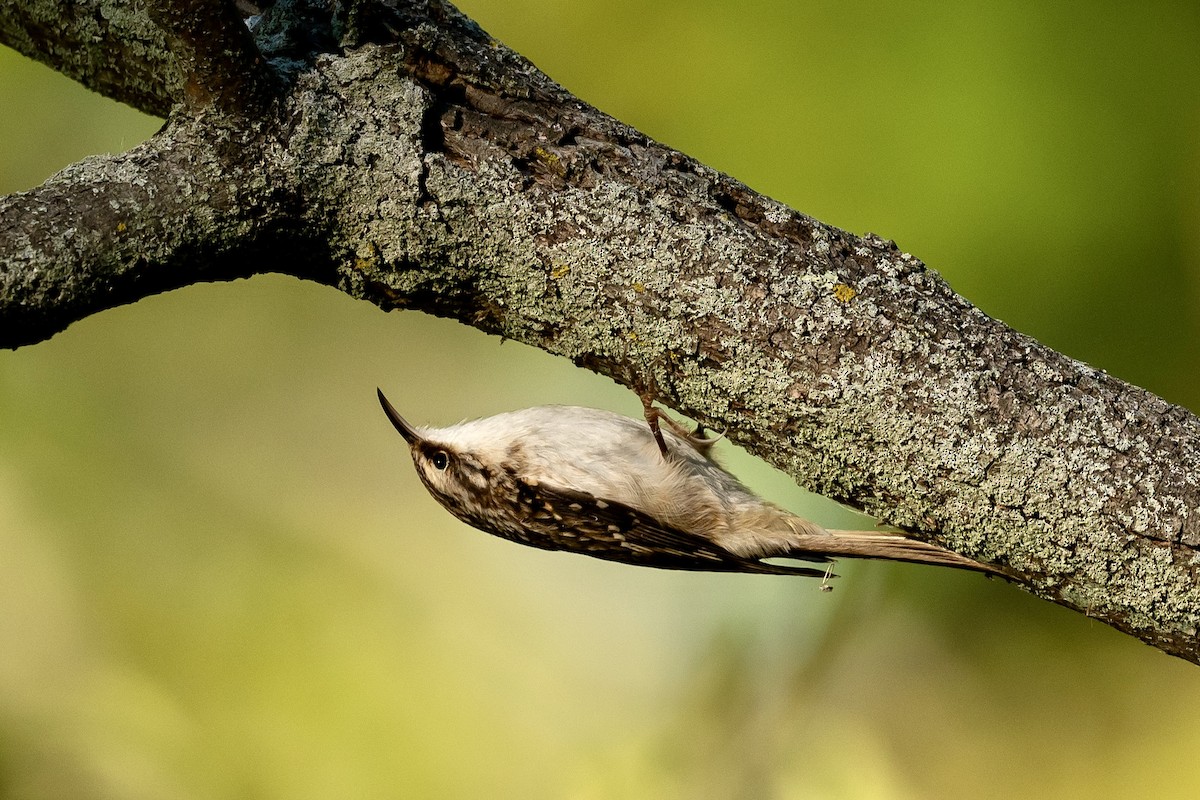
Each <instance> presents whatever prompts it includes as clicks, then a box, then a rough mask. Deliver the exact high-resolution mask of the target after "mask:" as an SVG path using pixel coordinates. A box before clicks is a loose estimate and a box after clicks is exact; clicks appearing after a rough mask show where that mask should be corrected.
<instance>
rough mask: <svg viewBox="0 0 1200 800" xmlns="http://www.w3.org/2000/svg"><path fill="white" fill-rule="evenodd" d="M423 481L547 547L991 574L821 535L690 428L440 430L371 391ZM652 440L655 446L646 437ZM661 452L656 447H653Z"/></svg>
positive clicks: (542, 418)
mask: <svg viewBox="0 0 1200 800" xmlns="http://www.w3.org/2000/svg"><path fill="white" fill-rule="evenodd" d="M379 402H380V403H381V404H382V405H383V410H384V412H385V413H386V414H387V416H388V419H390V420H391V422H392V425H394V426H395V427H396V430H397V431H399V432H400V435H401V436H403V437H404V440H405V441H406V442H408V445H409V448H410V449H411V450H412V458H413V463H414V464H415V465H416V468H417V475H418V476H419V477H420V478H421V482H422V483H424V484H425V488H426V489H428V490H429V493H430V494H432V495H433V497H434V499H436V500H437V501H438V502H439V503H441V504H442V505H443V506H445V507H446V509H447V510H448V511H449V512H450V513H451V514H453V515H454V516H456V517H458V518H459V519H461V520H462V521H463V522H466V523H467V524H468V525H472V526H474V527H476V528H479V529H480V530H482V531H486V532H487V533H491V534H495V535H496V536H501V537H503V538H505V539H511V540H512V541H514V542H520V543H522V544H528V545H532V546H534V547H540V548H543V549H546V550H570V551H572V552H576V553H583V554H585V555H589V556H595V557H596V558H606V559H610V560H613V561H624V562H627V563H631V564H642V565H645V566H651V567H662V568H666V569H687V570H710V571H715V572H767V573H775V574H788V575H807V576H812V577H818V578H820V577H826V578H828V577H829V576H830V573H829V571H828V570H826V569H814V568H811V567H801V566H789V565H783V564H777V563H771V562H768V561H766V559H773V558H785V559H796V560H800V561H807V562H811V563H815V564H830V563H832V560H833V559H834V558H836V557H841V556H845V557H848V558H885V559H892V560H895V561H911V562H916V563H920V564H938V565H942V566H948V567H960V568H964V569H974V570H979V571H981V572H991V573H996V574H1001V573H1000V572H999V570H996V569H994V568H992V567H989V566H987V565H985V564H981V563H979V562H977V561H972V560H971V559H969V558H966V557H964V556H960V555H958V554H957V553H953V552H951V551H949V550H945V549H943V548H941V547H937V546H936V545H931V544H927V543H925V542H920V541H917V540H915V539H908V538H906V537H904V536H901V535H899V534H892V533H878V532H876V533H867V532H862V531H830V530H825V529H824V528H822V527H820V526H818V525H816V524H814V523H812V522H809V521H808V520H805V519H801V518H800V517H797V516H796V515H794V514H791V513H788V512H787V511H785V510H783V509H782V508H779V507H778V506H776V505H773V504H771V503H768V502H767V501H765V500H763V499H762V498H760V497H758V496H757V495H755V494H754V493H753V492H751V491H750V490H749V489H747V488H746V487H745V486H743V485H742V484H741V483H739V482H738V480H737V479H736V478H734V477H733V476H732V475H731V474H729V473H728V472H726V471H725V470H724V469H722V468H721V467H720V466H718V465H717V464H716V462H714V461H713V460H712V459H711V458H710V457H709V454H708V450H709V449H711V446H712V443H713V442H714V441H716V440H715V439H706V438H702V437H700V436H699V435H698V433H697V434H695V435H691V434H688V433H687V431H685V430H683V429H682V428H681V426H679V425H677V424H675V423H673V422H672V421H671V420H670V418H668V417H666V415H664V414H662V413H661V412H658V411H656V410H653V409H649V408H648V409H647V418H648V419H651V421H652V422H657V420H659V419H662V420H664V421H665V422H666V423H667V429H666V430H663V431H661V432H660V431H659V430H658V426H657V424H655V425H654V426H653V427H654V430H653V431H652V430H651V426H648V425H647V424H646V423H645V422H642V421H639V420H634V419H630V418H628V417H623V416H621V415H619V414H613V413H611V412H609V411H601V410H598V409H594V408H580V407H577V406H538V407H536V408H526V409H522V410H520V411H510V412H508V413H505V414H497V415H496V416H494V417H487V418H485V419H477V420H472V421H470V422H463V423H460V424H458V425H453V426H451V427H448V428H421V427H415V426H413V425H410V424H409V423H408V422H406V421H405V420H404V418H403V417H401V416H400V415H399V414H398V413H397V412H396V409H394V408H393V407H392V405H391V403H389V402H388V401H387V398H386V397H384V396H383V392H382V391H380V392H379ZM656 438H657V440H658V441H656ZM659 442H661V446H662V447H663V450H662V452H660V449H659V448H660V444H659Z"/></svg>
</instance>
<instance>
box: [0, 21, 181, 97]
mask: <svg viewBox="0 0 1200 800" xmlns="http://www.w3.org/2000/svg"><path fill="white" fill-rule="evenodd" d="M0 44H5V45H8V46H9V47H11V48H13V49H14V50H16V51H18V52H20V53H22V54H24V55H26V56H29V57H30V58H33V59H36V60H37V61H40V62H42V63H43V64H45V65H47V66H49V67H51V68H53V69H55V70H58V71H59V72H61V73H63V74H64V75H66V76H68V77H70V78H74V79H75V80H77V81H79V82H80V83H82V84H83V85H84V86H86V87H88V88H89V89H92V90H93V91H96V92H99V93H100V94H102V95H105V96H106V97H111V98H113V99H114V100H120V101H121V102H123V103H128V104H129V105H131V106H133V107H134V108H136V109H138V110H139V111H144V112H146V113H147V114H152V115H154V116H157V117H165V116H167V113H168V112H169V111H170V110H171V104H172V103H174V102H178V96H179V88H180V87H181V86H182V78H181V75H180V72H179V70H178V69H177V68H176V66H175V63H174V60H173V58H172V56H171V54H170V52H169V51H168V50H167V47H166V40H165V37H164V35H163V31H162V29H161V28H159V27H158V26H157V25H156V24H155V23H154V22H152V21H151V20H150V18H149V17H147V16H146V14H145V13H144V11H143V10H142V7H141V5H140V4H138V3H134V2H131V0H79V1H78V2H71V3H64V2H61V0H20V2H10V3H0Z"/></svg>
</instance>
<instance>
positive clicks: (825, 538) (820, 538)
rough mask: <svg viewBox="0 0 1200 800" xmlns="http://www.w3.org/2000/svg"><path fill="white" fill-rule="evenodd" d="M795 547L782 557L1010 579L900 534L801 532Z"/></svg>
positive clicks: (993, 570) (960, 556)
mask: <svg viewBox="0 0 1200 800" xmlns="http://www.w3.org/2000/svg"><path fill="white" fill-rule="evenodd" d="M789 545H792V547H791V548H789V551H788V552H786V553H780V554H779V555H780V556H784V557H792V558H802V557H803V554H804V553H812V554H819V555H821V556H825V557H827V558H837V557H842V558H882V559H887V560H889V561H907V562H909V563H912V564H935V565H937V566H942V567H954V568H957V569H969V570H973V571H975V572H983V573H987V574H989V575H1000V576H1003V577H1008V574H1007V573H1006V572H1005V571H1004V570H1002V569H1000V568H999V567H994V566H991V565H990V564H984V563H982V562H979V561H976V560H974V559H972V558H967V557H966V556H962V555H959V554H958V553H955V552H954V551H952V550H947V549H946V548H944V547H938V546H937V545H936V544H929V543H928V542H922V541H918V540H916V539H909V538H908V537H906V536H902V535H900V534H897V533H880V532H874V533H869V532H867V531H838V530H831V531H824V532H823V533H808V532H800V531H797V532H796V535H795V536H794V537H792V541H790V542H789Z"/></svg>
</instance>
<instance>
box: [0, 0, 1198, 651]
mask: <svg viewBox="0 0 1200 800" xmlns="http://www.w3.org/2000/svg"><path fill="white" fill-rule="evenodd" d="M27 6H28V7H29V8H41V6H38V5H37V4H35V3H29V4H27ZM114 7H120V8H121V9H122V13H126V12H130V9H128V8H126V7H125V6H124V4H119V3H109V2H102V1H101V0H90V2H87V3H80V4H75V5H73V6H72V9H73V10H60V11H59V12H58V13H59V14H60V16H59V17H58V19H57V20H56V22H55V26H56V27H54V28H53V30H55V31H56V32H55V33H54V34H49V33H48V31H49V30H51V28H50V27H48V23H47V22H46V19H45V15H46V14H50V13H51V11H40V12H38V13H39V14H41V15H42V16H38V15H37V14H34V13H33V12H32V11H29V12H26V11H21V10H16V11H14V10H12V9H6V10H5V11H3V12H0V37H2V40H3V41H5V42H7V43H14V44H15V45H17V46H18V47H19V49H22V50H23V51H25V52H30V50H31V49H32V50H34V51H36V53H37V54H38V57H39V58H41V59H42V60H44V61H47V62H48V63H51V64H53V65H55V66H56V67H58V68H60V69H62V70H63V71H64V72H67V73H68V74H71V75H73V76H75V77H77V78H79V79H80V80H82V81H83V82H85V83H87V85H89V86H91V87H92V88H95V89H97V90H98V91H102V92H105V93H107V94H110V95H111V96H113V97H117V98H118V99H123V100H126V101H128V102H134V103H136V104H138V105H139V107H141V108H144V109H150V110H155V109H158V110H161V109H162V108H164V107H165V106H166V105H167V104H168V103H169V102H170V101H171V100H175V101H186V102H185V103H184V104H183V105H180V106H177V108H176V111H175V112H174V115H173V116H172V118H171V122H170V124H169V125H167V126H166V127H165V128H164V130H163V131H162V132H161V133H160V134H158V135H157V136H156V137H154V138H153V139H151V140H150V141H149V142H147V143H146V144H144V145H142V146H140V147H138V148H135V149H134V150H132V151H130V152H129V153H126V154H123V155H120V156H115V157H111V158H93V159H88V160H86V161H84V162H82V163H81V164H78V165H76V166H74V167H72V168H70V169H68V170H66V171H64V172H63V173H60V174H59V175H57V176H55V177H54V178H52V179H51V180H50V181H48V182H47V183H46V184H45V185H44V186H42V187H40V188H38V189H36V190H34V191H32V192H27V193H24V194H20V195H14V196H12V197H9V198H6V199H4V200H3V201H0V258H2V259H3V261H2V266H0V344H2V345H4V346H7V347H15V346H19V345H24V344H29V343H32V342H36V341H38V340H40V339H43V338H46V337H48V336H50V335H52V334H53V333H54V332H56V331H58V330H61V329H63V328H64V327H66V326H67V325H69V324H70V323H71V322H72V321H74V320H76V319H79V318H80V317H82V316H85V315H87V314H90V313H94V312H95V311H98V310H101V309H103V308H106V307H110V306H112V305H115V304H118V303H123V302H130V301H132V300H135V299H137V298H138V297H141V296H145V295H147V294H150V293H153V292H157V291H162V290H164V289H167V288H171V287H174V286H179V285H183V284H186V283H189V282H194V281H201V280H215V279H226V278H230V277H235V276H239V275H247V274H252V273H255V272H267V271H275V272H287V273H291V274H296V275H300V276H302V277H306V278H310V279H314V280H319V281H322V282H324V283H328V284H331V285H336V286H338V287H339V288H340V289H342V290H343V291H345V292H347V293H349V294H351V295H353V296H355V297H360V298H363V299H366V300H370V301H371V302H373V303H376V304H377V305H379V306H381V307H383V308H385V309H391V308H418V309H421V310H424V311H428V312H431V313H435V314H439V315H442V316H447V317H452V318H455V319H458V320H461V321H463V322H464V323H467V324H470V325H474V326H476V327H478V328H480V329H482V330H485V331H488V332H491V333H496V334H499V335H501V336H504V337H507V338H511V339H517V340H520V341H523V342H527V343H529V344H533V345H535V346H538V347H541V348H544V349H546V350H548V351H550V352H553V353H557V354H560V355H563V356H566V357H567V358H570V359H572V360H573V361H574V362H575V363H577V364H579V365H582V366H585V367H588V368H590V369H593V370H596V371H597V372H600V373H603V374H605V375H609V376H611V377H612V378H614V379H615V380H617V381H619V382H621V383H623V384H625V385H627V386H629V387H631V388H633V389H635V390H637V391H639V392H643V393H648V394H651V395H654V396H656V397H657V398H658V399H660V400H661V401H663V402H664V403H666V404H667V405H670V406H672V407H674V408H676V409H678V410H680V411H683V412H684V413H687V414H689V415H691V416H693V417H695V418H696V419H698V420H700V421H702V422H704V423H706V424H709V425H711V426H713V427H714V428H717V429H721V430H727V431H729V436H730V438H732V439H734V440H735V441H737V442H738V443H740V444H743V445H744V446H745V447H746V448H747V449H749V450H750V451H751V452H753V453H756V454H758V455H760V456H762V457H763V458H765V459H766V460H768V461H769V462H771V463H772V464H775V465H776V466H778V467H780V468H781V469H784V470H785V471H787V472H788V473H789V474H791V475H792V476H794V477H795V478H796V480H797V481H798V482H799V483H800V484H801V485H803V486H805V487H806V488H809V489H812V490H813V491H816V492H819V493H821V494H824V495H826V496H829V497H831V498H833V499H835V500H838V501H840V502H843V503H846V504H848V505H851V506H854V507H856V508H860V509H862V510H864V511H866V512H867V513H869V514H872V515H874V516H877V517H879V518H881V519H883V520H885V521H886V522H888V523H890V524H893V525H896V526H899V527H901V528H903V529H905V530H907V531H910V532H911V533H912V534H913V535H914V536H916V537H918V538H921V539H925V540H928V541H936V542H938V543H940V544H942V545H944V546H947V547H949V548H951V549H953V550H955V551H956V552H959V553H962V554H964V555H967V556H970V557H972V558H976V559H979V560H982V561H986V562H989V563H993V564H998V565H1001V566H1003V567H1005V568H1006V569H1008V570H1010V571H1012V573H1013V574H1014V575H1015V576H1017V578H1016V579H1017V581H1018V582H1019V583H1020V584H1021V585H1022V586H1024V587H1025V588H1026V589H1028V590H1029V591H1031V592H1033V593H1034V594H1036V595H1038V596H1041V597H1044V598H1046V599H1049V600H1052V601H1054V602H1058V603H1061V604H1063V605H1066V606H1068V607H1071V608H1075V609H1078V610H1080V611H1083V612H1085V613H1087V614H1089V615H1091V616H1093V617H1095V618H1097V619H1101V620H1103V621H1105V622H1107V623H1109V624H1111V625H1113V626H1115V627H1117V628H1119V629H1121V630H1123V631H1126V632H1128V633H1131V634H1133V635H1135V636H1137V637H1139V638H1141V639H1142V640H1144V641H1146V642H1148V643H1150V644H1152V645H1155V646H1157V647H1159V648H1161V649H1163V650H1164V651H1166V652H1168V653H1172V654H1174V655H1177V656H1180V657H1183V658H1186V659H1189V660H1191V661H1193V662H1200V642H1198V639H1197V626H1198V623H1200V581H1198V580H1197V578H1198V571H1200V566H1198V564H1200V562H1198V559H1197V546H1198V545H1200V525H1198V523H1197V520H1196V518H1195V514H1194V510H1195V509H1196V508H1197V507H1198V502H1200V489H1198V487H1197V481H1196V478H1195V477H1194V476H1195V475H1197V474H1198V473H1200V470H1198V469H1197V468H1198V467H1200V420H1197V418H1196V417H1195V416H1193V415H1192V414H1190V413H1189V412H1187V411H1186V410H1184V409H1182V408H1178V407H1175V406H1171V405H1169V404H1168V403H1166V402H1164V401H1163V400H1161V399H1159V398H1157V397H1155V396H1154V395H1152V394H1150V393H1148V392H1146V391H1144V390H1142V389H1138V388H1137V387H1134V386H1131V385H1129V384H1126V383H1123V382H1121V381H1119V380H1117V379H1115V378H1112V377H1111V376H1109V375H1106V374H1105V373H1103V372H1102V371H1098V370H1095V369H1093V368H1091V367H1089V366H1087V365H1086V364H1082V363H1080V362H1078V361H1074V360H1072V359H1070V358H1068V357H1066V356H1063V355H1061V354H1059V353H1056V352H1054V351H1052V350H1050V349H1048V348H1046V347H1044V346H1043V345H1041V344H1039V343H1038V342H1036V341H1034V340H1033V339H1031V338H1029V337H1027V336H1024V335H1022V334H1020V333H1018V332H1016V331H1014V330H1012V329H1010V328H1008V327H1007V326H1005V325H1004V324H1002V323H1000V322H998V321H997V320H994V319H992V318H990V317H988V316H987V315H985V314H984V313H982V312H981V311H979V310H978V309H976V308H974V307H973V306H972V305H971V304H970V303H969V302H968V301H966V300H964V299H963V298H961V297H959V296H958V295H956V294H955V293H954V292H953V291H952V290H951V289H950V288H949V287H948V286H947V285H946V283H945V282H944V281H943V280H942V279H941V278H940V277H939V276H938V275H937V274H936V273H935V272H933V271H932V270H930V269H928V268H927V267H926V266H925V265H924V264H922V263H921V262H920V261H919V260H917V259H916V258H914V257H913V256H911V255H909V254H907V253H904V252H901V251H900V250H899V249H898V248H897V247H896V246H895V245H894V244H893V243H891V242H887V241H883V240H881V239H879V238H878V237H875V236H871V235H867V236H864V237H858V236H854V235H852V234H849V233H847V232H845V231H841V230H838V229H836V228H833V227H830V226H828V225H825V224H822V223H820V222H818V221H816V220H813V219H811V218H809V217H806V216H805V215H803V214H800V213H797V212H795V211H793V210H791V209H788V208H786V207H784V206H782V205H780V204H778V203H776V202H774V201H772V200H770V199H768V198H766V197H763V196H761V195H758V194H756V193H754V192H752V191H751V190H749V189H748V188H746V187H745V186H743V185H742V184H740V183H738V182H737V181H735V180H733V179H732V178H730V177H728V176H725V175H722V174H720V173H717V172H715V171H714V170H711V169H709V168H707V167H705V166H703V165H702V164H699V163H697V162H696V161H694V160H693V159H690V158H688V157H687V156H685V155H683V154H681V153H678V152H676V151H673V150H671V149H670V148H667V147H664V146H662V145H660V144H658V143H656V142H654V141H652V140H650V139H648V138H647V137H645V136H644V135H642V134H640V133H638V132H637V131H636V130H634V129H632V128H630V127H628V126H626V125H623V124H622V123H620V122H618V121H616V120H613V119H611V118H609V117H607V116H605V115H603V114H601V113H600V112H598V111H597V110H595V109H594V108H592V107H590V106H588V105H587V104H585V103H583V102H581V101H580V100H578V99H577V98H574V97H572V96H571V95H570V94H568V93H567V92H566V91H565V90H563V89H562V88H561V87H559V86H557V85H556V84H554V83H553V82H552V81H551V80H549V79H548V78H547V77H546V76H544V75H542V74H541V73H540V72H538V71H537V70H536V69H535V68H534V67H533V66H532V65H531V64H529V63H528V62H527V61H525V60H524V59H522V58H521V57H520V56H518V55H516V54H515V53H513V52H511V51H510V50H508V49H506V48H504V47H503V46H501V45H500V44H499V43H497V42H495V41H493V40H492V39H490V38H489V37H488V36H487V35H486V34H485V33H483V32H482V31H481V30H480V29H479V28H478V27H477V26H476V25H474V24H473V23H471V22H470V21H469V20H467V19H465V18H464V17H462V16H461V15H460V14H459V13H458V12H457V11H456V10H455V9H453V8H452V7H451V6H449V5H446V4H442V3H438V2H428V3H422V2H411V3H402V2H391V3H389V2H384V1H383V0H372V1H371V2H368V1H367V0H363V2H359V3H356V4H346V5H341V6H337V7H336V9H337V13H336V14H332V15H330V14H324V13H323V12H322V9H321V5H320V4H318V3H314V4H312V5H307V6H306V5H304V4H302V3H287V4H284V3H280V4H277V5H275V6H274V7H273V8H271V9H268V10H267V11H266V13H265V14H264V16H263V17H262V18H261V19H259V20H257V22H256V25H255V28H254V30H255V33H256V36H257V40H258V47H259V49H260V51H261V52H262V53H263V55H264V56H266V57H268V58H269V59H270V61H271V63H272V64H273V65H274V73H273V74H272V73H267V72H265V71H262V72H261V73H260V74H255V73H257V72H259V71H260V70H261V69H262V66H261V64H260V63H259V62H258V61H257V60H256V59H254V58H247V57H246V51H245V50H244V49H242V50H239V49H238V48H240V47H242V45H240V44H238V42H237V41H236V40H237V39H238V37H240V36H241V35H242V34H241V32H240V30H236V29H235V27H234V26H231V25H229V24H225V25H224V26H223V27H221V28H219V30H224V31H226V34H227V35H226V36H225V37H224V38H223V37H222V36H219V35H214V36H212V37H208V38H207V39H206V38H205V37H203V36H198V35H197V34H196V29H195V26H192V27H191V28H189V27H188V25H185V24H180V23H179V22H178V20H179V17H178V16H176V17H172V15H170V14H166V15H163V16H160V17H159V19H160V20H161V21H163V24H165V25H167V26H169V27H171V31H170V35H169V36H163V35H157V34H149V33H146V31H147V30H149V29H148V28H146V27H145V25H146V24H147V23H146V22H145V20H139V21H138V22H137V23H136V24H134V23H132V22H127V23H123V25H122V26H120V27H118V26H112V27H110V28H109V29H108V32H109V34H113V35H117V36H124V35H125V34H126V33H127V32H129V31H140V33H139V34H138V36H139V37H140V38H138V39H137V41H138V42H139V46H141V47H142V48H143V49H144V52H143V54H142V57H141V58H139V59H136V60H135V61H134V63H133V64H132V65H131V66H130V74H129V75H128V76H126V77H124V78H123V77H122V76H121V72H122V70H123V69H124V65H123V63H122V62H121V61H120V60H117V59H114V60H112V61H110V62H109V63H108V64H107V66H106V67H105V68H100V67H98V66H95V65H96V64H99V63H100V62H101V61H102V60H103V59H104V57H105V53H106V52H107V51H106V49H105V43H104V42H101V43H100V44H99V46H96V45H88V48H85V49H89V52H88V53H84V54H80V53H76V52H73V51H71V48H65V47H62V46H60V45H61V43H62V42H71V43H79V42H85V41H86V40H88V37H89V36H92V35H93V34H92V33H89V31H91V30H92V29H91V28H90V27H88V26H89V25H90V24H91V20H92V19H93V18H94V17H95V16H96V15H100V16H103V15H104V14H105V9H112V8H114ZM175 7H176V8H177V9H185V10H186V9H191V10H192V11H195V10H196V9H197V8H200V10H202V11H204V12H205V13H215V12H213V11H212V9H216V8H219V7H220V6H219V4H218V5H211V6H206V5H205V4H196V3H191V2H189V3H187V4H185V5H181V4H176V5H175ZM201 7H202V8H201ZM81 9H82V10H81ZM85 12H86V13H85ZM130 13H132V12H130ZM226 13H227V14H230V15H231V14H232V8H227V9H226ZM185 16H186V15H185ZM173 19H174V20H176V21H172V20H173ZM225 19H226V23H228V21H229V20H231V19H233V17H232V16H227V17H226V18H225ZM30 20H36V22H30ZM60 28H61V29H62V30H61V32H60ZM168 42H171V43H172V44H171V46H172V47H174V52H175V53H177V54H179V56H180V58H179V59H178V62H176V61H175V60H173V59H171V58H168V57H167V53H166V50H165V48H166V47H167V46H168V44H167V43H168ZM109 49H110V50H112V51H113V52H120V48H119V47H112V46H110V47H109ZM218 50H219V51H220V52H218ZM69 51H71V52H69ZM197 51H198V52H197ZM239 53H240V55H239ZM231 54H232V55H231ZM175 63H179V64H181V65H183V68H182V73H184V74H183V77H182V78H179V77H174V75H175V73H174V72H173V70H176V69H177V68H176V67H174V66H172V65H173V64H175ZM83 65H91V66H87V68H84V66H83ZM213 65H216V68H214V67H213ZM239 69H240V70H243V71H244V74H240V75H238V76H229V75H227V74H225V73H224V71H228V70H239ZM243 81H244V82H245V83H244V85H245V86H249V87H250V89H247V90H246V91H242V90H240V89H239V90H237V91H232V92H231V91H229V88H228V87H229V86H241V85H243V83H242V82H243ZM185 87H190V88H187V89H186V90H185ZM259 92H262V93H263V94H262V95H261V97H264V98H265V100H264V101H263V102H258V101H254V102H249V101H246V102H243V100H244V99H245V98H246V97H250V98H255V97H260V95H259V94H258V93H259Z"/></svg>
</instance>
